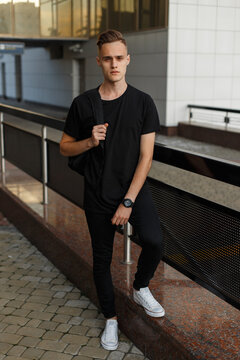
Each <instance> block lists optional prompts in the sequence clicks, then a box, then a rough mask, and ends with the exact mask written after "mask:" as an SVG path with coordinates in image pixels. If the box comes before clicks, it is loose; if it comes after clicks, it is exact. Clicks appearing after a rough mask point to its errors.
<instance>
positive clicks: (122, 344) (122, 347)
mask: <svg viewBox="0 0 240 360" xmlns="http://www.w3.org/2000/svg"><path fill="white" fill-rule="evenodd" d="M131 346H132V344H131V343H127V342H123V341H119V345H118V350H119V351H122V352H124V353H127V352H128V351H129V349H130V348H131Z"/></svg>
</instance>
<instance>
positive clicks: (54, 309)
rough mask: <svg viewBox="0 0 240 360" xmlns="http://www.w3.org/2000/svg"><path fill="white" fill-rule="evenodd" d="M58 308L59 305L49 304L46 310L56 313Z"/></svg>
mask: <svg viewBox="0 0 240 360" xmlns="http://www.w3.org/2000/svg"><path fill="white" fill-rule="evenodd" d="M58 308H59V306H58V305H49V306H47V307H46V309H45V311H46V312H49V313H54V314H55V313H56V312H57V310H58Z"/></svg>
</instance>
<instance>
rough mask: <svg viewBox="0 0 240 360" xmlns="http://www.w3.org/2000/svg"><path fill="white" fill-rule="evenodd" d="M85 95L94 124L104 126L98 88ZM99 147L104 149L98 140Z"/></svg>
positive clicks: (101, 142) (102, 142) (101, 141)
mask: <svg viewBox="0 0 240 360" xmlns="http://www.w3.org/2000/svg"><path fill="white" fill-rule="evenodd" d="M85 95H86V96H87V97H88V98H89V100H90V102H91V106H92V111H93V116H94V119H95V121H96V124H98V125H100V124H104V117H103V106H102V101H101V97H100V94H99V91H98V88H96V89H92V90H88V91H85ZM100 145H101V147H102V148H103V147H104V140H100Z"/></svg>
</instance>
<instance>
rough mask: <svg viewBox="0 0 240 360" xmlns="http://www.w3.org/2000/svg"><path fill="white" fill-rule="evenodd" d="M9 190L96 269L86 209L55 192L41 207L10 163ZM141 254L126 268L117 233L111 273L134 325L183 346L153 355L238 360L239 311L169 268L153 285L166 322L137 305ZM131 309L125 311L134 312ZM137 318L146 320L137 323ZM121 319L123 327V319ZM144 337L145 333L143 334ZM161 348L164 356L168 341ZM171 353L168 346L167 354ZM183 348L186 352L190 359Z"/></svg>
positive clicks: (37, 191) (28, 181)
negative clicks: (135, 292) (173, 352)
mask: <svg viewBox="0 0 240 360" xmlns="http://www.w3.org/2000/svg"><path fill="white" fill-rule="evenodd" d="M6 186H7V188H8V189H9V190H10V191H11V192H12V193H13V194H15V195H16V196H17V197H18V198H19V199H21V201H23V202H25V204H27V205H28V206H29V207H31V209H32V210H34V212H36V213H37V214H38V215H39V216H41V218H42V219H43V220H44V222H45V223H46V224H47V225H49V226H51V229H54V233H55V235H57V237H58V238H59V239H61V241H63V242H64V243H65V244H67V245H68V246H69V247H70V248H71V249H72V250H74V252H75V253H77V254H78V255H79V256H80V257H81V258H82V259H83V260H84V262H85V263H87V264H89V266H90V267H91V266H92V250H91V244H90V237H89V233H88V229H87V224H86V219H85V215H84V211H82V210H81V209H80V208H78V207H77V206H75V205H73V204H72V203H70V202H69V201H67V200H66V199H64V198H63V197H61V196H59V195H57V194H56V193H54V192H53V191H51V190H49V204H48V205H42V204H41V199H42V188H41V184H40V183H38V182H37V181H35V180H34V179H32V178H31V177H29V176H27V175H26V174H24V173H23V172H22V171H20V170H18V169H16V168H15V167H14V166H12V165H9V164H7V174H6ZM0 211H1V204H0ZM140 250H141V249H140V248H139V247H138V246H137V245H135V244H132V260H133V264H131V265H125V264H123V263H122V260H123V238H122V235H120V234H116V236H115V244H114V252H113V260H112V275H113V281H114V286H115V290H116V292H117V293H119V294H120V295H119V296H120V297H122V299H125V300H124V301H127V303H128V304H129V305H128V306H129V309H130V310H131V309H134V314H137V316H136V315H134V316H133V320H132V321H133V322H132V324H138V323H139V326H140V327H144V326H146V324H147V323H149V324H151V328H152V329H154V336H155V338H154V339H155V340H154V341H155V342H156V341H163V335H164V336H168V337H170V338H172V341H173V343H174V344H175V345H174V346H176V347H178V348H179V353H176V355H175V357H172V355H171V357H167V356H168V355H167V353H165V354H164V353H162V354H160V353H159V355H156V353H154V352H153V355H152V356H151V358H152V359H159V360H160V359H162V358H166V359H173V358H174V359H178V360H179V359H188V358H189V359H190V358H193V359H217V360H221V359H222V360H226V359H231V360H234V359H236V360H237V359H239V358H240V331H239V324H240V312H239V311H238V310H237V309H235V308H234V307H232V306H231V305H229V304H227V303H225V302H224V301H223V300H221V299H219V298H218V297H217V296H215V295H213V294H212V293H210V292H209V291H208V290H206V289H204V288H202V287H200V286H199V285H197V284H196V283H194V282H193V281H191V280H190V279H188V278H187V277H186V276H184V275H183V274H181V273H179V272H178V271H176V270H175V269H173V268H171V267H170V266H168V265H167V264H165V263H163V262H161V263H160V265H159V267H158V269H157V271H156V273H155V276H154V279H153V280H152V281H151V283H150V288H151V290H152V293H153V294H154V296H155V297H156V298H157V300H158V301H159V302H160V303H161V304H162V305H163V307H164V308H165V311H166V316H165V317H164V318H161V319H153V318H149V317H148V316H147V315H146V314H145V313H144V311H143V310H142V308H140V307H139V306H138V305H136V304H135V303H133V301H132V299H131V294H132V282H133V279H134V274H135V271H136V266H137V259H138V256H139V254H140ZM69 265H70V264H69ZM89 281H90V282H91V281H92V279H89ZM117 306H118V309H119V313H120V314H122V313H123V311H124V307H125V306H126V304H125V303H124V302H123V301H119V300H118V301H117ZM129 309H127V310H126V311H127V312H128V311H130V310H129ZM138 317H139V319H143V320H144V321H142V322H140V320H139V322H138ZM121 321H122V322H123V323H124V318H123V317H122V315H121ZM144 324H145V325H144ZM136 326H137V325H136ZM128 327H131V322H130V323H128ZM142 330H144V329H142ZM133 331H135V330H133ZM143 333H144V331H143V332H142V333H141V334H143ZM136 336H140V335H139V333H137V332H136ZM149 336H150V335H149ZM158 339H159V340H158ZM138 340H139V341H141V342H142V344H143V347H144V346H145V345H144V342H145V341H150V337H148V335H147V333H146V336H142V339H138ZM176 344H177V345H176ZM162 349H163V350H162V351H163V352H164V343H163V344H162ZM167 349H168V347H167V346H166V348H165V352H167V351H168V350H167ZM183 349H184V351H186V354H185V353H184V354H185V355H183ZM187 354H188V355H187ZM189 354H191V355H189ZM160 355H161V356H160Z"/></svg>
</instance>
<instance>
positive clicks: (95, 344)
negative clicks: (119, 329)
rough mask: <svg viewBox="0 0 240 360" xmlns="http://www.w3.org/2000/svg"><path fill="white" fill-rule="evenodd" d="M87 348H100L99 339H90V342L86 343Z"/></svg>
mask: <svg viewBox="0 0 240 360" xmlns="http://www.w3.org/2000/svg"><path fill="white" fill-rule="evenodd" d="M87 346H91V347H100V338H96V337H94V338H90V340H89V341H88V344H87Z"/></svg>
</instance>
